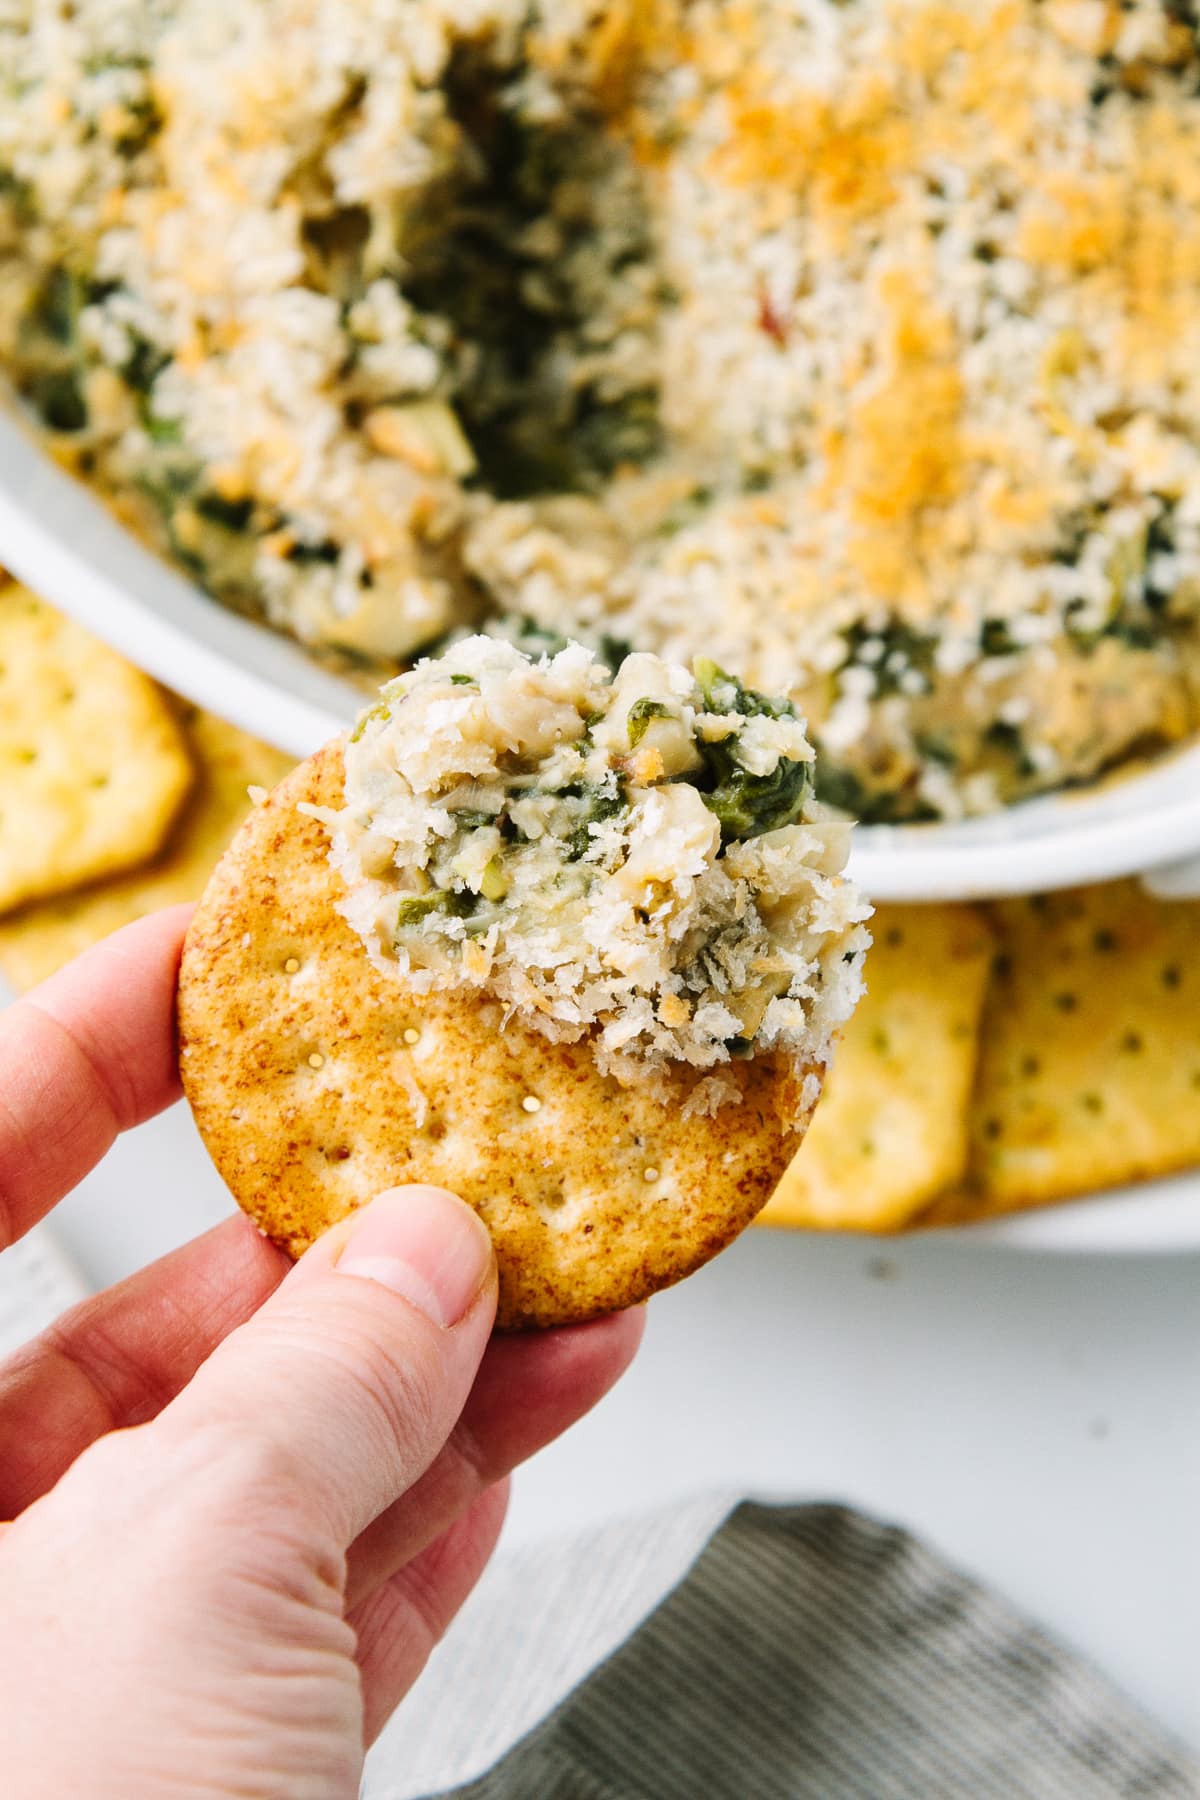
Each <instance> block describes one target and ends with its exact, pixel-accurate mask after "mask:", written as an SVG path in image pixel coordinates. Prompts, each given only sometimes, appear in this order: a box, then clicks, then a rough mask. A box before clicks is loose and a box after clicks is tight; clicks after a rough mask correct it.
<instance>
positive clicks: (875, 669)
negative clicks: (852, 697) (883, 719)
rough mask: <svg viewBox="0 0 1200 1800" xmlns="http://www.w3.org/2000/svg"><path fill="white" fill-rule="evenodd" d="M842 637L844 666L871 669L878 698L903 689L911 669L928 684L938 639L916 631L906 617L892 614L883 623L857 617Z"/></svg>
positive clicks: (897, 692) (899, 692) (844, 667)
mask: <svg viewBox="0 0 1200 1800" xmlns="http://www.w3.org/2000/svg"><path fill="white" fill-rule="evenodd" d="M842 641H843V642H844V644H845V646H846V659H845V661H844V662H843V663H842V665H841V667H842V668H843V669H846V668H850V667H851V666H855V667H861V668H867V669H870V671H871V673H872V674H873V675H874V677H875V694H876V698H877V699H880V700H883V699H886V698H887V696H888V695H889V694H901V693H903V692H904V685H903V684H904V677H905V675H907V674H909V673H910V672H911V673H913V674H916V675H919V676H920V677H921V680H922V682H923V683H924V684H925V685H926V686H928V685H929V682H930V678H931V676H932V673H933V667H934V655H935V652H936V650H937V639H936V638H934V637H929V636H927V635H926V634H925V633H924V632H920V631H916V630H915V629H914V628H913V627H912V626H911V625H906V624H905V623H904V622H903V620H901V619H895V618H891V619H887V620H885V621H884V622H883V623H882V624H880V625H869V624H867V623H866V622H865V621H863V620H856V621H855V623H854V624H853V625H851V626H850V627H849V628H848V630H846V631H844V632H843V633H842ZM876 646H879V648H878V649H877V648H876ZM868 652H869V653H868ZM839 672H840V671H839Z"/></svg>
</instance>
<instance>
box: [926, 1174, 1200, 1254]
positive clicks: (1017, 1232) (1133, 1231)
mask: <svg viewBox="0 0 1200 1800" xmlns="http://www.w3.org/2000/svg"><path fill="white" fill-rule="evenodd" d="M924 1237H925V1239H926V1240H928V1241H930V1242H934V1243H936V1242H939V1241H944V1242H945V1243H947V1244H954V1245H957V1246H962V1245H963V1244H996V1245H999V1246H1001V1247H1003V1248H1004V1249H1006V1250H1038V1251H1043V1250H1045V1251H1055V1252H1059V1253H1068V1254H1070V1253H1074V1254H1087V1255H1098V1254H1099V1255H1108V1256H1168V1255H1174V1256H1178V1255H1184V1254H1186V1253H1187V1252H1192V1253H1195V1252H1200V1171H1189V1172H1188V1173H1187V1174H1184V1175H1172V1176H1168V1177H1166V1178H1165V1179H1163V1180H1162V1181H1146V1182H1142V1183H1140V1184H1138V1185H1134V1186H1130V1187H1122V1188H1113V1189H1112V1190H1111V1192H1109V1193H1107V1194H1099V1195H1095V1196H1093V1197H1092V1198H1091V1199H1087V1200H1074V1201H1069V1202H1067V1203H1065V1204H1062V1205H1057V1206H1046V1207H1038V1208H1035V1209H1034V1210H1033V1211H1031V1212H1025V1213H1014V1214H1012V1215H1011V1216H1010V1217H1008V1218H1004V1219H995V1220H992V1221H989V1222H988V1223H987V1224H982V1225H964V1226H954V1227H947V1228H945V1229H941V1230H937V1231H931V1232H926V1233H925V1234H924Z"/></svg>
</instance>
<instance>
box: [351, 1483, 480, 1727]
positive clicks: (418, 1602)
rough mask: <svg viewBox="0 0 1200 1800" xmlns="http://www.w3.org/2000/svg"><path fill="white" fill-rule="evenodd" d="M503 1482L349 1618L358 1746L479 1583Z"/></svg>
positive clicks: (389, 1712)
mask: <svg viewBox="0 0 1200 1800" xmlns="http://www.w3.org/2000/svg"><path fill="white" fill-rule="evenodd" d="M507 1506H508V1483H507V1482H506V1481H503V1482H499V1483H498V1484H497V1485H496V1486H495V1487H492V1488H489V1489H487V1491H486V1492H485V1493H483V1494H481V1495H480V1496H479V1498H478V1499H477V1500H476V1501H475V1503H474V1505H473V1506H472V1507H471V1509H470V1511H469V1512H467V1513H464V1515H463V1517H462V1518H461V1519H458V1520H457V1521H456V1522H455V1523H454V1524H453V1525H451V1526H450V1528H449V1530H447V1531H445V1532H443V1534H442V1536H441V1537H439V1538H437V1539H436V1540H435V1541H434V1542H433V1543H432V1544H430V1545H428V1546H427V1548H426V1549H425V1550H423V1551H422V1553H421V1555H420V1556H418V1557H417V1558H416V1560H415V1561H414V1562H411V1563H409V1565H408V1567H407V1568H405V1569H403V1570H401V1571H400V1573H399V1574H398V1575H393V1576H392V1578H391V1580H390V1581H388V1582H387V1583H386V1584H385V1585H384V1586H383V1587H381V1588H379V1589H377V1591H376V1592H375V1593H374V1594H372V1595H371V1597H370V1599H369V1600H365V1601H364V1602H363V1604H362V1605H361V1606H360V1607H358V1608H357V1609H356V1610H355V1611H354V1612H352V1613H350V1615H349V1620H350V1624H351V1625H352V1626H353V1627H354V1630H355V1633H356V1635H357V1638H358V1666H359V1670H360V1672H361V1675H362V1688H363V1734H364V1741H365V1742H366V1743H367V1744H368V1745H370V1744H373V1743H374V1741H375V1739H376V1738H377V1737H378V1736H379V1733H380V1732H381V1731H382V1730H383V1727H384V1726H385V1725H386V1724H387V1722H388V1720H389V1719H390V1718H391V1716H392V1714H393V1712H394V1711H395V1710H396V1707H397V1706H398V1705H399V1703H400V1701H401V1700H402V1699H403V1698H404V1696H405V1694H407V1693H408V1691H409V1689H410V1688H411V1687H412V1685H413V1683H414V1682H415V1681H416V1679H417V1677H418V1675H420V1673H421V1670H422V1669H423V1668H424V1667H425V1664H426V1663H427V1662H428V1661H429V1655H430V1652H431V1651H432V1650H433V1649H434V1647H435V1646H436V1645H437V1643H438V1642H439V1641H440V1639H441V1638H442V1637H443V1636H444V1634H445V1632H446V1629H447V1627H448V1626H449V1624H450V1622H451V1620H452V1619H453V1618H454V1615H455V1613H456V1612H457V1611H458V1609H459V1607H460V1606H461V1605H462V1603H463V1601H464V1600H465V1599H466V1598H467V1596H468V1594H469V1593H470V1592H471V1589H472V1588H473V1587H474V1586H475V1583H476V1582H477V1581H478V1580H479V1577H480V1576H481V1575H482V1573H483V1571H484V1569H485V1567H486V1566H487V1562H488V1558H489V1557H490V1556H491V1554H492V1551H493V1550H494V1549H495V1547H496V1540H497V1539H498V1538H499V1536H500V1530H501V1527H502V1526H503V1524H504V1514H505V1510H506V1508H507Z"/></svg>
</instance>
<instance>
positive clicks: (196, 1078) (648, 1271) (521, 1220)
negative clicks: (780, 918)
mask: <svg viewBox="0 0 1200 1800" xmlns="http://www.w3.org/2000/svg"><path fill="white" fill-rule="evenodd" d="M342 779H343V776H342V753H341V745H340V744H338V743H334V744H329V745H327V746H326V747H325V749H324V750H322V751H320V752H319V753H318V754H317V755H316V756H315V757H313V758H311V759H310V760H309V761H308V762H306V763H301V765H300V766H299V768H298V769H296V770H294V771H293V772H292V774H291V775H289V776H288V777H287V779H286V780H285V781H283V782H282V783H281V784H280V786H279V787H278V788H276V790H275V792H274V793H273V794H272V795H271V796H270V798H269V799H267V800H266V801H265V802H264V803H263V804H262V805H261V806H259V807H257V808H256V809H255V811H254V812H253V814H252V815H251V816H250V818H249V819H247V820H246V822H245V824H244V825H243V826H242V828H241V830H240V832H239V833H238V835H237V837H236V838H235V839H234V841H233V843H232V845H231V846H230V848H229V850H228V851H227V852H226V855H225V857H224V858H223V860H222V862H221V863H220V865H219V867H218V868H217V871H216V873H215V875H214V876H213V879H212V881H211V882H210V884H209V886H208V888H207V890H206V892H205V895H204V898H203V900H202V901H201V903H200V906H199V909H198V911H197V912H196V915H195V918H194V920H193V922H192V926H191V929H190V931H189V932H188V938H187V944H186V947H185V949H184V956H183V966H182V970H181V973H180V984H179V1031H180V1058H181V1067H182V1071H183V1082H184V1088H185V1091H186V1093H187V1097H188V1100H189V1101H190V1103H191V1107H192V1111H193V1112H194V1114H195V1117H196V1121H197V1123H198V1125H199V1127H200V1132H201V1135H202V1136H203V1138H204V1141H205V1143H206V1144H207V1145H208V1149H209V1152H210V1154H211V1155H212V1158H213V1161H214V1162H215V1163H216V1165H217V1168H218V1169H219V1170H220V1172H221V1174H222V1176H223V1177H224V1179H225V1181H226V1182H227V1183H228V1185H229V1187H230V1188H231V1190H232V1192H233V1194H234V1197H235V1199H236V1200H237V1201H238V1203H239V1205H240V1206H242V1207H243V1208H244V1209H245V1211H246V1212H248V1213H249V1214H250V1217H251V1218H252V1219H253V1220H254V1221H255V1223H256V1224H257V1225H258V1226H259V1228H260V1229H261V1230H262V1231H264V1232H265V1233H266V1235H267V1236H268V1237H270V1238H272V1239H274V1241H275V1242H276V1243H278V1244H281V1245H282V1246H283V1247H284V1248H285V1249H286V1250H288V1251H289V1252H290V1253H291V1254H292V1255H293V1256H298V1255H300V1254H301V1252H302V1251H304V1250H305V1249H307V1247H308V1246H309V1245H310V1244H311V1243H312V1242H313V1240H314V1239H315V1238H317V1237H319V1236H320V1235H321V1233H322V1232H324V1231H326V1230H327V1229H328V1228H329V1226H331V1225H333V1224H336V1223H337V1221H338V1220H340V1219H343V1218H345V1217H346V1215H347V1214H348V1213H351V1212H353V1211H354V1209H355V1208H356V1207H359V1206H362V1205H365V1203H366V1202H367V1201H368V1200H370V1199H371V1198H372V1197H373V1196H374V1195H375V1194H378V1193H380V1192H381V1191H382V1190H384V1189H385V1188H390V1187H396V1186H399V1185H401V1184H403V1183H407V1182H431V1183H434V1184H436V1185H438V1186H440V1187H446V1188H450V1189H451V1190H452V1191H453V1192H455V1193H457V1194H461V1195H462V1197H463V1198H464V1199H465V1200H466V1201H468V1203H469V1204H470V1205H471V1206H473V1207H474V1209H475V1211H476V1212H477V1213H478V1214H479V1216H480V1217H481V1218H482V1219H483V1220H484V1222H485V1223H486V1225H487V1227H488V1229H489V1231H490V1232H491V1234H492V1239H493V1241H494V1243H495V1246H496V1258H497V1262H498V1264H499V1272H500V1303H499V1312H498V1315H497V1322H498V1324H499V1325H501V1326H502V1327H506V1328H520V1327H525V1326H547V1325H561V1324H566V1323H569V1322H572V1321H578V1320H582V1319H587V1318H591V1317H593V1316H594V1315H595V1314H598V1313H604V1312H611V1311H614V1310H616V1309H617V1308H620V1307H625V1306H632V1305H635V1304H637V1302H639V1301H641V1300H644V1299H646V1298H647V1297H648V1296H649V1295H650V1294H652V1293H654V1292H656V1291H657V1290H658V1289H659V1288H663V1287H667V1286H669V1285H670V1284H671V1283H672V1282H675V1281H679V1280H680V1279H682V1277H683V1276H685V1275H688V1274H690V1273H691V1272H692V1270H693V1269H697V1268H699V1266H700V1265H701V1264H702V1263H704V1262H707V1260H708V1259H709V1257H711V1256H714V1255H715V1254H716V1252H717V1251H718V1250H721V1249H723V1248H724V1246H725V1245H726V1244H727V1243H729V1241H730V1240H731V1239H732V1238H734V1237H735V1236H736V1235H737V1233H738V1232H739V1231H741V1230H742V1229H743V1227H744V1226H746V1225H748V1224H749V1223H750V1220H751V1219H752V1218H753V1217H754V1215H755V1213H756V1212H758V1210H759V1208H760V1207H761V1206H763V1204H764V1203H765V1202H766V1200H767V1199H768V1197H769V1196H770V1194H771V1192H772V1190H773V1188H774V1187H775V1184H776V1182H777V1181H778V1179H779V1177H780V1176H781V1175H782V1173H783V1171H784V1169H785V1168H786V1167H787V1164H788V1162H789V1160H790V1158H791V1157H792V1155H793V1154H794V1152H795V1150H796V1148H797V1143H798V1137H799V1134H800V1132H801V1131H802V1130H803V1126H804V1124H805V1123H806V1122H807V1119H806V1116H805V1108H804V1105H803V1097H804V1096H805V1095H806V1094H807V1095H808V1097H809V1098H810V1099H811V1090H812V1089H814V1088H815V1083H809V1084H807V1087H806V1084H805V1079H804V1078H805V1075H806V1073H807V1071H804V1070H798V1069H797V1068H796V1067H795V1065H794V1064H793V1063H792V1062H791V1061H790V1060H789V1059H787V1058H786V1057H782V1056H778V1057H777V1056H774V1055H764V1056H760V1057H756V1058H754V1059H753V1060H750V1061H745V1062H742V1061H738V1062H734V1063H732V1064H730V1065H728V1066H727V1068H726V1069H723V1071H722V1072H723V1073H725V1074H727V1075H728V1077H729V1078H730V1079H732V1080H733V1081H734V1082H735V1083H736V1084H737V1086H738V1088H739V1090H740V1098H739V1099H737V1100H736V1101H735V1100H729V1101H727V1102H726V1103H725V1104H724V1105H723V1106H722V1107H721V1108H720V1109H719V1111H718V1112H717V1113H716V1114H715V1115H714V1116H712V1117H706V1116H703V1115H702V1114H700V1113H699V1112H692V1113H690V1114H689V1113H688V1112H687V1101H688V1098H689V1095H690V1094H691V1093H692V1091H693V1090H694V1089H695V1087H696V1086H697V1084H698V1082H699V1081H701V1080H702V1079H703V1078H704V1077H703V1075H702V1073H700V1072H698V1071H695V1070H690V1069H680V1070H679V1071H678V1072H676V1073H675V1074H674V1075H673V1076H672V1077H671V1078H670V1079H671V1092H670V1094H669V1098H668V1100H667V1102H666V1103H664V1102H663V1101H662V1099H660V1098H656V1097H655V1095H654V1094H653V1093H652V1092H650V1091H649V1090H648V1089H645V1088H639V1087H623V1086H621V1085H619V1084H618V1082H617V1081H615V1080H614V1079H612V1078H611V1077H608V1076H604V1075H602V1074H601V1073H600V1071H599V1069H598V1068H597V1067H596V1063H595V1060H594V1057H593V1055H592V1048H591V1044H590V1042H589V1041H587V1040H586V1039H585V1040H582V1041H580V1042H579V1043H576V1044H561V1043H551V1042H550V1041H549V1040H548V1039H547V1038H544V1037H542V1036H541V1035H540V1034H539V1033H538V1032H536V1031H533V1030H531V1029H530V1028H528V1027H527V1026H524V1025H522V1024H521V1023H520V1022H519V1021H518V1020H515V1019H510V1020H509V1021H508V1022H507V1023H505V1022H504V1018H503V1014H502V1010H501V1008H500V1006H499V1005H498V1004H497V1003H496V1002H494V1001H492V1000H490V999H489V998H487V997H486V996H481V995H479V994H478V993H477V992H476V991H469V992H467V993H463V992H459V993H435V994H415V993H413V992H412V990H411V988H410V987H409V986H408V985H407V984H406V983H405V982H404V980H403V979H402V978H401V977H400V976H399V975H393V974H391V973H390V972H388V973H383V972H381V971H379V970H377V969H376V968H375V967H373V965H372V964H371V962H370V961H369V960H368V957H367V954H366V951H365V950H364V948H363V946H362V944H361V942H360V941H359V939H358V938H357V937H355V935H354V934H353V932H352V931H351V930H350V927H349V926H348V925H347V924H346V922H345V920H344V919H342V917H341V916H340V914H339V913H338V912H337V911H336V910H335V908H336V905H337V902H338V900H339V898H340V896H341V895H342V893H343V892H344V888H343V884H342V880H341V877H340V876H339V875H338V874H337V873H336V871H335V870H334V869H333V867H332V866H331V864H330V862H329V859H328V855H327V850H328V839H327V834H326V831H325V828H324V827H323V826H322V825H320V824H319V823H318V822H317V821H316V820H315V819H313V818H311V817H309V816H308V815H307V814H305V813H302V812H300V811H299V810H298V808H299V804H300V803H301V802H303V801H309V802H312V803H315V804H317V805H323V806H338V805H340V804H341V795H342ZM810 1110H811V1109H810Z"/></svg>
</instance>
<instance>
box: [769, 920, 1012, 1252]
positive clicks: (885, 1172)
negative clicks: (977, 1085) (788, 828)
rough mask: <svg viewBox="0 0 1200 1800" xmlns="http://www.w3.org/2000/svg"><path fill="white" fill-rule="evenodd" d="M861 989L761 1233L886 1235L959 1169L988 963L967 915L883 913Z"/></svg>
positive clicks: (981, 924) (985, 940)
mask: <svg viewBox="0 0 1200 1800" xmlns="http://www.w3.org/2000/svg"><path fill="white" fill-rule="evenodd" d="M872 931H873V933H874V938H875V942H874V944H873V946H872V948H871V950H870V951H869V953H868V955H867V971H866V975H867V992H866V997H865V999H864V1000H863V1001H861V1003H860V1004H859V1008H858V1011H857V1012H856V1013H855V1015H854V1017H853V1018H852V1019H851V1021H850V1023H849V1025H848V1026H847V1027H846V1031H845V1034H844V1036H843V1038H842V1041H841V1043H840V1044H839V1046H838V1049H837V1054H836V1056H835V1058H834V1062H833V1067H832V1068H831V1070H830V1072H829V1075H828V1077H827V1078H826V1082H825V1091H824V1093H823V1095H822V1097H821V1100H820V1102H819V1104H818V1106H817V1110H816V1114H815V1115H814V1118H813V1122H812V1124H811V1125H810V1127H809V1130H808V1136H807V1137H806V1138H805V1140H804V1143H803V1145H802V1146H801V1148H800V1150H799V1151H798V1152H797V1154H796V1157H795V1158H794V1160H793V1162H792V1164H791V1166H790V1168H789V1169H788V1171H787V1173H786V1174H785V1175H784V1177H783V1180H782V1181H781V1182H780V1184H779V1187H778V1188H777V1189H776V1191H775V1194H774V1196H773V1197H772V1199H771V1200H769V1201H768V1203H767V1205H766V1207H765V1208H764V1210H763V1212H762V1213H761V1214H760V1222H761V1223H762V1224H766V1225H792V1226H804V1227H808V1228H809V1229H816V1230H837V1231H892V1230H896V1229H897V1228H899V1227H900V1226H902V1225H904V1224H906V1223H907V1222H908V1220H909V1219H911V1218H912V1217H913V1215H914V1214H915V1213H916V1212H918V1211H919V1210H920V1208H921V1207H922V1206H924V1205H926V1204H928V1202H929V1201H930V1200H931V1199H932V1198H933V1196H934V1195H936V1194H937V1193H939V1192H940V1191H941V1190H942V1189H944V1188H945V1187H947V1186H948V1185H949V1184H951V1183H954V1182H959V1181H961V1180H962V1177H963V1174H964V1172H965V1169H966V1165H967V1149H968V1137H967V1111H968V1104H969V1100H970V1094H971V1086H972V1083H973V1081H974V1076H975V1064H976V1058H977V1045H978V1028H979V1018H980V1012H981V1009H982V1006H983V1000H984V993H985V990H986V987H987V981H988V973H989V969H990V966H991V961H992V954H993V945H992V938H991V933H990V932H989V930H988V927H987V924H986V922H985V920H984V919H983V917H982V915H981V914H980V913H979V912H978V911H976V910H975V909H973V908H971V907H955V906H886V907H880V908H879V909H878V911H877V912H876V915H875V919H874V922H873V925H872Z"/></svg>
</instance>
